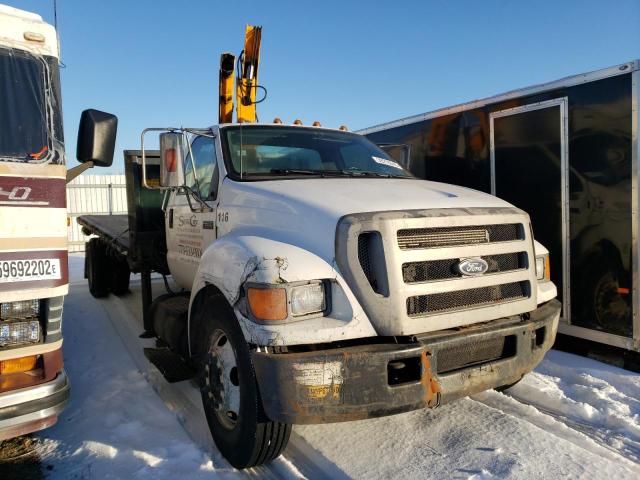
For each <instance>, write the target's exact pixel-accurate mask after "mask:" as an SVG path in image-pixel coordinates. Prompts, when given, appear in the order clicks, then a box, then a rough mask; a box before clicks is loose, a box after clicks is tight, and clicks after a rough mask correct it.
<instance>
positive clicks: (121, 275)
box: [110, 255, 131, 297]
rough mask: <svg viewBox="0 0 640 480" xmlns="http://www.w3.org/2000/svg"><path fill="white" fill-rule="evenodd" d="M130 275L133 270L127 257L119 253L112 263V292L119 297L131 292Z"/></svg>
mask: <svg viewBox="0 0 640 480" xmlns="http://www.w3.org/2000/svg"><path fill="white" fill-rule="evenodd" d="M130 276H131V270H129V263H127V259H126V257H124V256H122V255H118V257H117V258H116V260H115V262H113V263H112V264H111V285H110V287H111V288H110V289H111V293H113V294H114V295H116V296H118V297H119V296H121V295H125V294H127V293H129V277H130Z"/></svg>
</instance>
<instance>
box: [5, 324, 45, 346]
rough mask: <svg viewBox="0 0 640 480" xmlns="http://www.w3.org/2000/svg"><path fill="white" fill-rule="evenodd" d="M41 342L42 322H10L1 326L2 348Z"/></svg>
mask: <svg viewBox="0 0 640 480" xmlns="http://www.w3.org/2000/svg"><path fill="white" fill-rule="evenodd" d="M39 340H40V322H38V321H37V320H32V321H30V322H10V323H4V322H3V323H1V324H0V347H6V346H8V345H9V346H13V345H21V344H23V343H37V342H38V341H39Z"/></svg>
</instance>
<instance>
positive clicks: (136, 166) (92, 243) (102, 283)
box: [78, 150, 170, 330]
mask: <svg viewBox="0 0 640 480" xmlns="http://www.w3.org/2000/svg"><path fill="white" fill-rule="evenodd" d="M145 156H146V164H147V182H149V183H152V182H154V181H156V182H157V181H158V179H159V176H160V153H159V152H157V151H148V152H146V154H145ZM124 163H125V178H126V185H127V211H128V213H127V214H120V215H82V216H80V217H78V223H79V224H80V225H81V226H82V232H83V233H84V234H85V235H92V236H93V238H91V239H90V240H89V242H88V243H87V252H86V255H87V257H92V258H93V257H95V258H102V259H108V261H107V262H105V261H102V262H101V264H100V268H99V269H98V270H96V271H93V270H92V269H89V268H85V277H86V278H88V279H90V280H91V281H90V285H94V287H93V290H92V292H91V293H92V294H93V295H94V296H96V297H102V296H106V295H108V294H109V293H113V294H115V295H123V294H126V293H127V292H128V291H129V277H130V274H131V272H134V273H140V274H141V281H142V303H143V312H145V321H147V316H148V315H147V314H148V311H149V306H150V305H151V301H152V297H151V273H152V272H158V273H160V274H162V275H168V274H169V273H170V272H169V267H168V266H167V248H166V241H165V232H164V211H163V209H162V203H163V200H164V193H163V192H161V191H159V190H150V189H148V188H143V186H142V152H141V151H139V150H125V151H124ZM145 327H147V324H146V323H145ZM147 330H150V328H147Z"/></svg>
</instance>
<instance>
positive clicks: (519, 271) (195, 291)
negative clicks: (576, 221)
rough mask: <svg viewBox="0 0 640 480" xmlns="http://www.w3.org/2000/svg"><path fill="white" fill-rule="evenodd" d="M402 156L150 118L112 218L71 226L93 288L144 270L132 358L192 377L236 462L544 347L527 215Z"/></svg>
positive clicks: (277, 130) (504, 366)
mask: <svg viewBox="0 0 640 480" xmlns="http://www.w3.org/2000/svg"><path fill="white" fill-rule="evenodd" d="M158 131H160V132H161V133H159V138H158V139H159V145H160V150H159V151H157V150H149V149H148V148H145V141H147V144H148V137H149V135H150V133H153V134H154V135H155V134H158ZM145 138H147V140H145ZM402 150H403V149H402V148H398V149H396V151H402ZM401 164H402V159H399V160H398V161H397V160H396V159H394V158H392V157H391V156H389V155H388V154H387V153H385V151H383V150H382V149H381V148H379V147H378V146H376V145H375V144H373V143H371V142H370V141H369V140H368V139H367V138H365V137H364V136H361V135H358V134H355V133H350V132H348V131H345V130H344V129H338V130H333V129H327V128H322V127H319V126H311V127H307V126H302V125H283V124H254V123H249V124H245V123H239V124H221V125H219V126H213V127H210V128H205V129H178V128H175V129H147V130H145V131H144V132H143V134H142V146H141V150H140V151H131V150H127V151H125V172H127V175H126V176H127V198H128V205H129V214H128V216H125V215H123V216H121V217H117V216H113V217H105V216H93V217H92V216H83V217H80V218H79V219H78V222H79V223H80V224H81V225H83V231H84V232H85V233H86V234H93V235H94V236H95V237H94V238H92V239H91V240H90V241H89V243H88V245H87V256H86V268H85V271H86V274H87V275H86V276H87V278H88V281H89V288H90V291H91V292H92V293H93V294H94V296H97V297H100V296H105V295H108V294H109V292H110V291H111V293H114V294H116V295H121V294H124V293H126V291H127V289H128V281H129V279H128V276H129V271H132V272H141V274H142V282H141V290H142V304H143V305H142V307H143V317H144V329H145V331H144V332H143V333H142V335H141V337H143V338H145V337H146V338H154V337H155V347H156V348H150V347H149V348H145V355H146V356H147V358H148V359H149V360H150V361H151V362H152V363H153V364H154V365H156V366H157V367H158V369H159V370H160V371H161V372H162V373H163V375H164V376H165V378H166V379H167V380H168V381H170V382H175V381H181V380H187V379H192V378H197V379H198V385H199V386H200V391H201V396H202V402H203V408H204V412H205V414H206V418H207V421H208V424H209V428H210V430H211V433H212V436H213V439H214V441H215V443H216V445H217V446H218V448H219V449H220V451H221V452H222V454H223V455H224V456H225V457H226V458H227V459H228V460H229V461H230V462H231V464H232V465H234V466H235V467H238V468H246V467H250V466H254V465H259V464H261V463H264V462H267V461H269V460H271V459H273V458H276V457H277V456H278V455H279V454H280V453H281V452H282V451H283V449H284V448H285V446H286V444H287V441H288V439H289V436H290V434H291V426H292V425H293V424H310V423H325V422H342V421H349V420H358V419H365V418H373V417H379V416H384V415H391V414H396V413H401V412H407V411H410V410H415V409H418V408H425V407H429V408H435V407H437V406H439V405H441V404H443V403H446V402H450V401H453V400H455V399H457V398H460V397H463V396H466V395H471V394H474V393H477V392H480V391H483V390H487V389H491V388H498V389H500V388H508V387H509V386H510V385H513V384H515V383H516V382H518V381H519V380H520V379H521V378H522V377H523V375H525V374H526V373H528V372H530V371H531V370H532V369H533V368H534V367H535V366H536V365H537V364H538V363H539V362H540V361H541V360H542V358H543V356H544V354H545V352H546V351H547V350H548V349H549V348H551V345H552V344H553V342H554V339H555V335H556V330H557V326H558V319H559V315H560V309H561V305H560V302H558V301H557V300H556V299H555V297H556V293H557V292H556V287H555V285H554V284H553V282H551V281H550V279H549V278H550V271H549V258H548V251H547V250H546V249H545V248H544V247H543V246H542V245H540V244H539V243H537V242H536V241H535V240H534V237H533V232H534V230H533V228H532V226H531V222H530V220H529V216H528V215H527V213H525V212H524V211H522V210H519V209H517V208H515V207H514V206H513V205H510V204H508V203H507V202H505V201H503V200H500V199H499V198H497V197H495V196H491V195H488V194H485V193H481V192H478V191H475V190H471V189H468V188H464V187H459V186H454V185H447V184H443V183H435V182H429V181H425V180H421V179H418V178H415V177H414V176H413V175H412V174H411V173H409V172H408V171H407V170H405V168H404V167H402V166H401ZM151 219H155V220H153V221H150V220H151ZM163 220H164V221H163ZM127 222H128V229H127V228H126V224H127ZM123 231H125V232H126V231H128V236H127V235H123V234H122V232H123ZM108 257H109V258H108ZM122 265H124V267H125V268H124V270H123V269H122V268H121V266H122ZM151 271H155V272H158V273H161V274H162V275H164V276H165V286H166V287H167V293H166V294H163V295H160V296H158V297H157V298H155V299H152V288H151V275H150V273H151ZM122 272H124V275H123V274H122ZM167 275H170V276H171V277H172V279H173V282H174V285H173V287H171V286H170V282H169V281H168V280H167V279H166V276H167ZM176 284H177V287H176Z"/></svg>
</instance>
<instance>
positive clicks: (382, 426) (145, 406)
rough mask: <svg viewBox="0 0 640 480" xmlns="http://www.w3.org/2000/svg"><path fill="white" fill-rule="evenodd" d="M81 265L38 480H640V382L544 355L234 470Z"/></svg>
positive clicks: (74, 263) (130, 301)
mask: <svg viewBox="0 0 640 480" xmlns="http://www.w3.org/2000/svg"><path fill="white" fill-rule="evenodd" d="M82 260H83V259H82V257H80V256H76V255H73V256H71V258H70V266H71V270H72V276H71V281H72V286H71V293H70V295H69V296H68V298H67V300H66V303H65V323H64V334H65V344H64V348H65V362H66V368H67V372H68V373H69V375H70V378H71V382H72V400H71V402H70V404H69V406H68V407H67V409H66V411H65V412H64V413H63V414H62V416H61V418H60V420H59V422H58V424H57V425H56V426H55V427H53V428H51V429H49V430H46V431H44V432H41V433H40V434H38V437H40V438H41V439H42V441H41V443H40V447H39V454H40V456H41V462H42V465H43V472H44V475H45V477H47V478H54V479H57V478H142V479H144V478H154V479H156V478H218V477H223V478H225V477H236V476H247V475H249V476H258V477H263V476H266V477H271V478H301V477H307V478H316V477H318V476H321V475H322V476H324V477H331V478H340V477H342V478H346V477H354V478H469V479H471V478H473V479H485V478H557V477H571V478H596V477H598V478H601V477H602V476H603V475H606V476H608V477H609V478H616V479H618V478H640V464H639V463H640V375H638V374H635V373H630V372H627V371H625V370H621V369H619V368H616V367H612V366H608V365H605V364H603V363H600V362H597V361H594V360H590V359H585V358H582V357H577V356H574V355H570V354H566V353H562V352H556V351H552V352H550V353H549V354H548V355H547V357H546V359H545V360H544V361H543V363H542V364H541V365H540V366H539V367H538V368H537V369H536V371H535V372H533V373H532V374H530V375H529V376H527V377H525V379H524V380H523V381H522V382H521V383H520V384H518V385H517V386H515V387H514V388H512V389H511V390H509V391H508V392H506V394H501V393H497V392H493V391H491V392H485V393H482V394H480V395H476V396H474V397H472V398H467V399H463V400H460V401H457V402H454V403H452V404H449V405H444V406H442V407H441V408H439V409H437V410H432V411H429V410H422V411H416V412H411V413H407V414H402V415H396V416H392V417H386V418H381V419H376V420H364V421H359V422H350V423H342V424H331V425H314V426H298V427H295V429H294V437H293V439H292V442H291V445H290V448H289V449H287V451H285V455H284V458H281V459H278V460H276V462H274V465H272V467H270V468H263V469H255V470H253V471H250V472H237V471H235V470H234V469H233V468H231V467H230V466H229V465H228V464H227V463H226V461H225V460H224V459H223V458H222V457H221V456H220V454H219V453H218V452H217V451H216V450H215V447H214V446H213V445H212V442H211V441H210V437H209V436H208V432H207V430H206V425H205V424H204V423H203V422H204V420H203V415H202V411H201V407H200V403H199V396H198V393H197V391H196V390H195V389H194V388H193V386H192V385H191V384H190V382H180V383H177V384H171V385H169V384H166V382H164V380H162V378H161V377H160V375H159V374H157V372H155V370H154V367H152V366H149V365H148V364H147V363H146V360H145V359H144V357H143V356H142V351H141V347H140V343H141V342H142V341H140V340H139V339H137V337H136V336H135V334H134V331H137V329H140V330H141V326H140V325H139V324H140V321H141V315H140V312H139V305H140V298H139V284H138V283H137V281H136V280H135V279H134V280H132V288H131V289H132V294H131V295H129V296H127V297H123V298H114V297H110V298H108V299H104V300H95V299H93V298H92V297H91V296H90V295H89V292H88V290H87V287H86V283H85V282H84V280H83V279H82ZM157 287H158V293H160V292H161V290H162V286H161V282H159V284H158V285H157ZM127 325H128V326H127ZM147 342H148V341H147ZM49 469H51V470H49ZM0 476H1V475H0Z"/></svg>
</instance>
